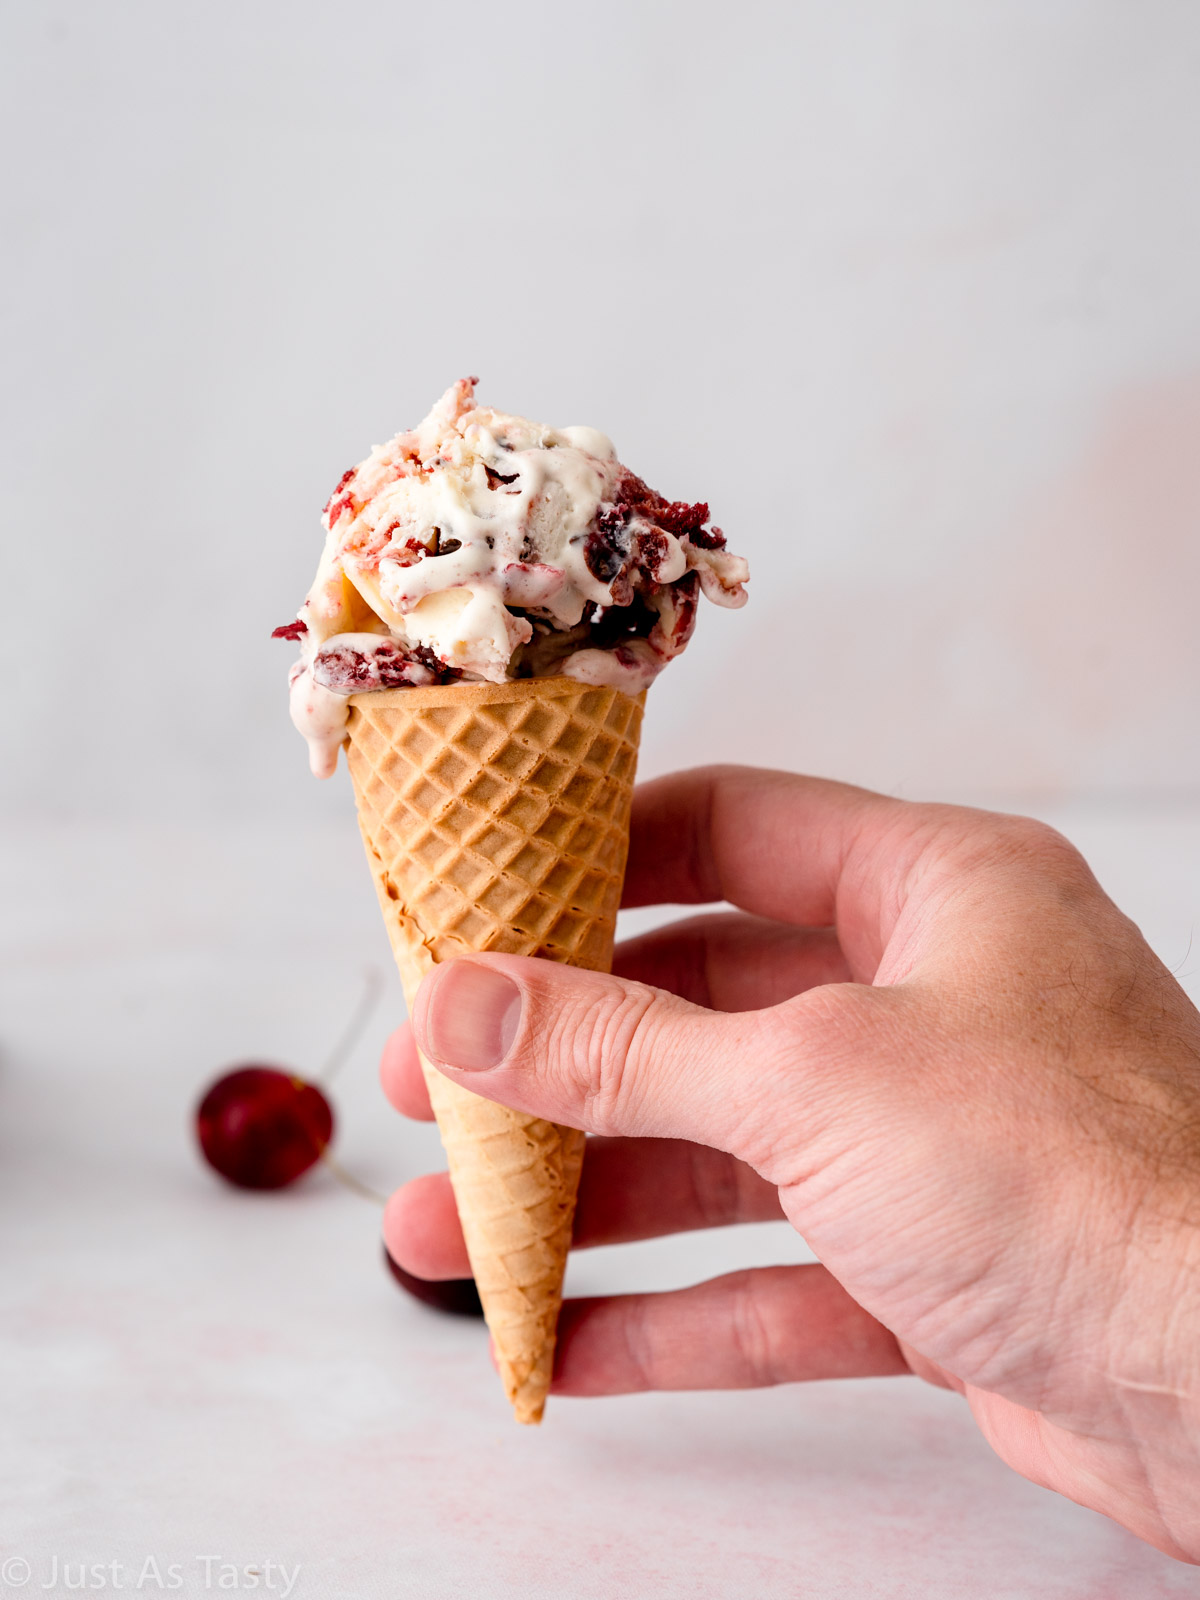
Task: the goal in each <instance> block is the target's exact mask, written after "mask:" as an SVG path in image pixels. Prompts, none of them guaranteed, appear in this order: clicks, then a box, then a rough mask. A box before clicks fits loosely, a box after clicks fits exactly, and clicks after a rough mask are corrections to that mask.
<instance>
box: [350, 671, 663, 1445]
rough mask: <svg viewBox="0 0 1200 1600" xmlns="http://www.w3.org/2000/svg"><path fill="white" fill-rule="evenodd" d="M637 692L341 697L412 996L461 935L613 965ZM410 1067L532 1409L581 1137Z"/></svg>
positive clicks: (541, 1395) (462, 946) (505, 688)
mask: <svg viewBox="0 0 1200 1600" xmlns="http://www.w3.org/2000/svg"><path fill="white" fill-rule="evenodd" d="M643 700H644V696H638V697H636V698H633V697H631V696H629V695H626V694H624V693H622V692H621V691H620V690H618V689H612V688H602V687H596V686H594V685H589V684H583V683H576V682H575V681H574V680H573V679H571V678H529V679H521V680H519V681H517V682H512V683H502V684H463V683H458V684H450V685H448V686H446V687H444V688H428V689H392V690H382V691H378V692H376V693H373V694H364V695H356V696H355V697H354V698H353V699H352V701H351V702H350V706H351V709H350V721H349V726H348V739H347V746H346V756H347V763H348V765H349V768H350V775H351V778H352V779H353V781H354V792H355V797H356V799H357V802H358V820H359V826H360V828H361V829H362V835H363V841H364V843H365V845H366V850H367V860H368V862H369V864H370V867H371V872H372V874H373V876H374V879H375V887H376V889H377V891H378V894H379V904H380V906H381V908H382V910H383V916H384V921H385V922H386V924H387V930H388V936H389V938H390V939H391V944H392V951H393V954H394V955H395V957H396V964H397V966H398V967H399V969H400V976H401V979H402V980H403V983H404V992H405V995H406V996H407V999H408V1003H409V1007H410V1009H411V1007H412V1003H413V999H414V997H415V995H416V991H417V988H418V986H419V985H420V982H421V979H422V978H423V977H424V976H425V974H426V973H427V972H428V971H429V970H430V968H431V967H432V966H433V965H434V964H435V963H436V962H438V961H448V960H450V959H452V958H453V957H454V956H458V955H463V954H465V953H466V952H468V951H485V950H487V951H504V952H509V953H511V954H514V955H524V956H544V957H546V958H548V959H549V960H551V961H566V962H569V963H570V964H571V965H572V966H578V967H591V968H593V969H594V970H597V971H604V972H607V971H608V970H609V969H610V967H611V965H612V947H613V934H614V931H615V928H616V918H617V906H618V903H619V900H620V894H621V883H622V880H623V878H624V875H625V858H626V854H627V852H628V847H629V806H630V800H631V797H632V793H633V778H634V769H635V767H636V765H637V749H638V738H639V736H640V733H641V721H642V706H643ZM422 1067H423V1068H424V1072H425V1079H426V1082H427V1083H428V1085H429V1095H430V1099H431V1101H432V1102H433V1109H434V1114H435V1116H436V1117H437V1122H438V1128H439V1130H440V1132H441V1135H442V1142H443V1144H444V1145H445V1147H446V1154H447V1157H448V1160H449V1167H450V1180H451V1183H452V1184H453V1186H454V1196H455V1200H456V1202H457V1205H458V1213H459V1218H460V1220H461V1222H462V1227H463V1234H464V1236H465V1238H466V1244H467V1253H468V1255H469V1257H470V1260H471V1269H472V1272H473V1273H474V1275H475V1281H476V1283H477V1284H478V1287H479V1295H480V1299H481V1300H482V1302H483V1309H484V1315H485V1316H486V1318H487V1322H488V1327H489V1328H490V1329H491V1333H492V1339H493V1342H494V1345H495V1349H496V1356H497V1360H498V1362H499V1366H500V1373H501V1376H502V1378H503V1380H504V1387H505V1390H506V1391H507V1394H508V1397H509V1400H510V1401H511V1402H512V1406H513V1409H514V1411H515V1413H516V1417H517V1420H518V1421H519V1422H540V1421H541V1417H542V1410H543V1407H544V1405H545V1401H546V1392H547V1389H548V1388H549V1384H550V1374H551V1369H552V1366H553V1360H554V1340H555V1330H556V1326H557V1322H558V1311H559V1306H560V1305H561V1303H562V1283H563V1273H564V1271H565V1268H566V1260H567V1251H568V1249H569V1248H570V1243H571V1224H572V1221H573V1218H574V1212H575V1195H576V1191H577V1189H578V1186H579V1171H580V1167H581V1165H582V1162H583V1148H584V1136H583V1134H582V1133H580V1132H578V1131H577V1130H575V1129H573V1128H563V1127H559V1126H558V1125H557V1124H556V1123H553V1122H546V1121H543V1120H542V1119H541V1118H540V1117H531V1116H526V1115H525V1114H524V1113H522V1112H518V1111H510V1110H508V1109H507V1107H504V1106H500V1105H496V1104H495V1103H494V1102H492V1101H490V1100H484V1099H483V1098H481V1097H480V1096H479V1095H476V1094H472V1093H471V1092H470V1091H469V1090H466V1089H462V1088H460V1087H459V1086H458V1085H457V1084H454V1083H451V1082H450V1080H449V1079H448V1078H446V1077H443V1075H442V1074H441V1073H440V1072H438V1071H436V1069H434V1068H433V1067H431V1066H430V1065H429V1063H428V1062H426V1061H424V1060H423V1061H422Z"/></svg>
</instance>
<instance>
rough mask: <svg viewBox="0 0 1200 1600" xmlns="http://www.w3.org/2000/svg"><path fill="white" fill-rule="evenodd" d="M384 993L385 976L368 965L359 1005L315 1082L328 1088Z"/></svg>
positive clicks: (347, 1058) (363, 1030)
mask: <svg viewBox="0 0 1200 1600" xmlns="http://www.w3.org/2000/svg"><path fill="white" fill-rule="evenodd" d="M382 993H383V978H382V975H381V974H380V971H379V968H378V967H368V968H367V971H366V982H365V985H364V987H363V992H362V996H361V998H360V1000H359V1002H358V1005H357V1006H356V1007H355V1008H354V1013H353V1015H352V1016H351V1018H350V1021H349V1022H348V1023H347V1024H346V1028H345V1031H344V1032H343V1034H342V1036H341V1038H340V1039H339V1040H338V1042H337V1043H336V1044H335V1045H334V1047H333V1049H332V1051H331V1052H330V1055H329V1059H328V1060H327V1061H326V1063H325V1065H324V1066H323V1067H322V1068H321V1070H320V1072H319V1073H318V1074H317V1076H316V1077H315V1078H314V1079H313V1082H314V1083H319V1084H320V1085H321V1086H322V1088H327V1087H328V1085H329V1084H330V1083H331V1082H332V1081H333V1079H334V1078H335V1077H336V1076H337V1074H338V1073H339V1072H340V1071H341V1070H342V1068H343V1067H344V1066H345V1065H346V1062H347V1061H348V1060H349V1059H350V1056H351V1055H352V1053H353V1051H354V1047H355V1045H356V1044H357V1043H358V1041H359V1040H360V1039H361V1038H362V1036H363V1033H364V1032H365V1030H366V1027H367V1024H368V1023H369V1022H370V1020H371V1018H372V1017H373V1016H374V1015H375V1008H376V1007H377V1006H378V1004H379V999H380V996H381V994H382Z"/></svg>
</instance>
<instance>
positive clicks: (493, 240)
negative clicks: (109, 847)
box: [0, 0, 1200, 822]
mask: <svg viewBox="0 0 1200 1600" xmlns="http://www.w3.org/2000/svg"><path fill="white" fill-rule="evenodd" d="M3 32H4V35H5V39H4V48H3V50H2V51H0V55H2V56H3V62H4V66H3V72H4V82H3V85H2V90H3V92H2V93H0V116H2V117H3V119H4V122H5V124H6V126H5V129H4V148H5V150H6V151H7V158H6V168H7V171H6V190H7V194H6V198H5V216H6V219H7V221H8V223H9V227H8V229H7V230H6V231H7V233H8V240H7V246H6V257H5V261H6V264H5V285H4V288H5V292H4V294H3V296H2V298H0V305H2V307H3V314H4V317H5V321H6V324H7V327H6V336H5V342H6V350H7V351H8V357H7V359H6V365H7V367H8V372H9V377H10V379H11V380H12V381H11V382H10V383H9V384H8V385H7V386H6V399H5V402H4V405H5V411H4V416H3V427H2V428H0V439H2V442H3V450H4V454H5V456H6V458H7V472H6V483H5V508H6V526H5V531H4V545H5V568H6V575H7V584H6V588H7V603H6V605H5V608H4V616H5V625H4V628H3V630H0V647H2V649H3V654H4V662H3V670H4V675H5V681H6V683H7V684H8V685H9V686H10V689H11V688H12V687H13V686H15V688H16V692H15V693H10V694H8V695H6V696H5V697H4V706H3V713H2V715H3V728H2V729H0V739H2V748H3V749H4V751H5V753H6V755H7V756H8V757H10V758H12V759H8V760H6V761H5V762H4V763H3V764H2V765H3V779H2V789H0V805H2V806H3V808H4V810H5V811H6V812H7V813H8V814H9V815H10V816H12V817H14V818H17V819H19V818H23V817H27V816H28V815H30V814H31V813H33V812H36V813H37V814H38V815H39V816H43V817H45V816H51V817H52V816H54V815H67V816H74V815H78V814H79V813H81V812H89V813H93V814H96V815H99V816H105V817H124V818H130V817H135V816H139V815H144V816H151V815H160V814H161V813H162V812H163V810H164V809H166V810H168V811H169V812H170V814H171V815H172V816H174V817H176V818H182V819H183V820H187V819H189V818H194V819H196V820H201V819H203V818H208V817H212V816H214V815H224V814H229V813H236V814H237V815H238V816H239V818H244V819H248V820H251V819H253V818H255V817H261V818H264V819H266V818H268V817H270V818H282V817H289V818H291V819H292V820H294V821H297V822H304V821H306V820H307V821H315V820H318V819H320V818H328V819H330V820H332V819H333V818H334V817H335V816H338V817H343V816H345V815H346V810H347V807H348V805H349V799H348V795H347V794H346V793H345V792H344V790H343V788H342V784H341V781H340V780H339V783H338V784H337V785H336V786H331V788H327V789H326V790H324V791H322V790H321V788H320V787H319V786H318V785H316V784H314V783H312V782H310V781H309V780H308V779H307V777H306V774H305V769H304V761H303V751H302V748H301V746H300V743H299V740H298V739H297V738H296V736H295V735H294V734H293V732H292V731H291V728H290V726H289V724H288V722H287V718H286V711H285V704H284V692H283V680H284V673H285V670H286V667H287V664H288V659H289V654H290V652H289V647H288V646H287V645H286V644H279V643H274V644H273V643H271V642H270V641H269V640H268V639H267V634H268V633H269V631H270V629H271V627H272V626H273V625H274V624H276V623H278V622H281V621H283V620H285V619H287V618H288V617H290V616H291V615H292V613H293V611H294V608H295V606H296V605H297V604H298V602H299V601H300V599H301V598H302V597H303V594H304V592H305V589H306V587H307V584H308V581H309V578H310V576H311V573H312V570H313V568H314V567H315V563H316V558H317V554H318V549H319V543H320V529H319V526H318V516H319V511H320V507H321V505H322V503H323V501H324V499H325V497H326V495H327V493H328V491H329V489H330V488H331V487H332V485H333V483H334V482H335V481H336V479H337V478H338V476H339V474H340V473H341V471H342V469H343V468H344V467H345V466H347V465H348V464H350V463H351V462H353V461H356V460H358V459H359V458H360V457H361V456H362V455H363V454H364V453H365V450H366V448H367V447H368V446H369V445H370V444H372V443H373V442H375V441H376V440H379V439H381V438H383V437H385V436H387V435H389V434H391V433H392V432H394V431H395V430H396V429H397V428H398V427H400V426H406V425H409V424H411V423H413V422H415V421H416V420H417V419H418V418H419V417H420V416H421V415H422V414H423V413H424V411H425V409H426V408H427V406H428V404H429V403H430V402H431V401H432V400H433V398H434V397H435V396H436V395H437V394H438V393H439V392H440V391H441V389H442V388H443V387H444V386H445V385H446V384H447V383H448V382H450V381H451V380H452V379H453V378H455V377H457V376H459V375H460V374H462V373H463V372H466V371H471V372H478V373H480V374H481V376H482V379H483V383H482V388H481V394H482V397H483V398H484V399H485V400H487V401H491V402H494V403H496V404H498V405H499V406H501V407H503V408H506V409H513V410H518V411H524V412H526V413H528V414H531V415H534V416H537V417H540V418H542V419H544V420H547V421H551V422H554V423H559V424H566V423H571V422H579V421H585V422H589V423H593V424H595V425H597V426H599V427H601V428H603V429H605V430H606V431H607V432H609V433H610V434H611V435H612V436H613V437H614V439H615V440H616V443H617V445H618V448H619V450H620V451H621V453H622V455H623V457H624V459H626V460H627V461H628V462H629V463H630V464H631V465H632V466H633V467H634V468H635V470H637V471H638V472H640V473H642V474H643V475H644V476H645V477H647V478H648V479H649V480H650V481H651V482H652V483H654V484H655V485H656V486H658V487H660V488H661V489H662V490H664V491H665V492H666V493H667V494H669V495H672V496H679V497H686V498H689V499H690V498H696V499H708V500H709V501H710V502H711V504H712V506H713V511H714V515H715V516H716V519H717V520H718V521H719V522H720V523H721V524H722V525H723V526H724V527H725V529H726V530H727V531H728V533H729V534H730V536H731V542H732V543H733V544H734V546H735V547H736V548H737V549H738V550H743V551H745V552H746V553H747V554H748V555H749V556H750V558H751V560H752V564H753V570H754V581H753V585H752V602H751V605H750V606H749V607H748V609H747V610H745V611H744V612H742V613H740V614H739V615H737V616H734V617H731V616H729V615H727V614H719V613H717V612H715V611H713V610H712V609H708V610H707V614H706V615H704V617H703V618H702V628H701V630H700V633H699V635H698V637H697V640H696V642H695V644H694V646H693V649H692V652H691V654H690V657H689V659H687V660H686V661H685V662H683V663H680V664H679V665H677V666H676V667H675V668H673V669H672V671H671V672H670V673H669V674H668V675H667V677H666V678H665V679H664V680H663V681H662V682H661V683H660V685H659V686H658V687H657V688H656V690H655V692H654V695H653V699H652V713H651V718H650V722H649V726H648V732H647V739H646V747H645V770H648V771H650V770H661V769H662V768H664V767H667V766H670V765H677V764H691V763H695V762H698V761H703V760H707V759H711V758H732V759H737V760H749V761H756V762H761V763H766V764H778V765H788V766H794V767H799V768H804V769H807V770H811V771H818V772H825V773H830V774H835V775H838V776H842V777H847V778H852V779H856V780H859V781H863V782H867V783H872V784H875V785H878V786H881V787H885V788H888V789H893V790H897V791H899V792H903V793H908V794H931V793H940V794H945V795H948V796H951V795H963V796H967V797H970V796H973V795H979V796H994V795H1005V796H1013V797H1015V798H1016V799H1017V800H1019V799H1020V797H1021V796H1032V797H1038V796H1043V797H1046V796H1049V797H1053V796H1054V795H1060V794H1068V795H1069V794H1078V793H1084V794H1100V795H1104V794H1110V793H1113V792H1119V793H1121V794H1122V795H1123V796H1129V795H1131V794H1132V795H1134V796H1136V795H1140V794H1146V793H1154V794H1162V793H1163V792H1170V793H1172V794H1176V795H1177V794H1179V793H1180V792H1187V791H1194V790H1196V789H1197V788H1200V750H1198V748H1197V741H1196V739H1195V737H1194V734H1195V724H1196V707H1197V697H1198V688H1200V634H1198V631H1197V628H1196V626H1195V608H1196V596H1197V594H1198V593H1200V537H1198V534H1200V295H1198V294H1197V292H1196V283H1197V263H1198V262H1200V199H1198V194H1200V191H1198V189H1197V185H1196V181H1195V171H1194V168H1195V161H1194V156H1195V152H1196V150H1197V148H1198V147H1200V99H1198V97H1197V95H1196V88H1195V86H1196V83H1197V81H1198V79H1200V9H1197V8H1196V7H1195V6H1193V5H1188V4H1179V3H1175V0H1141V3H1139V4H1136V5H1135V4H1131V3H1127V4H1104V5H1097V4H1095V3H1094V0H1054V3H1047V0H1004V3H999V4H987V3H982V4H973V5H970V6H963V5H960V4H958V3H956V0H910V3H908V4H906V5H904V6H902V7H896V6H889V5H886V4H882V3H878V0H876V3H869V0H849V3H844V4H841V5H838V6H828V5H825V4H822V3H789V4H783V3H776V4H771V3H764V0H744V3H742V4H739V5H738V6H735V7H734V6H717V5H709V4H700V5H695V4H685V3H680V4H673V3H663V0H616V3H609V4H606V5H603V6H601V7H576V6H570V5H562V4H549V3H545V0H534V3H530V4H523V5H522V6H520V7H517V8H497V7H496V6H494V5H485V4H482V3H480V0H462V3H460V4H458V5H456V6H454V7H453V8H448V7H433V6H431V7H416V6H413V5H410V4H404V3H396V0H357V3H355V0H349V3H345V4H339V5H337V6H332V5H316V4H312V3H309V4H296V3H294V0H291V3H283V0H257V3H255V0H250V3H238V4H232V3H229V0H217V3H214V0H203V3H186V0H173V3H172V4H170V5H163V4H161V3H160V0H108V3H106V4H104V5H97V6H81V5H78V4H75V3H71V0H66V3H58V0H47V3H35V4H27V5H24V6H12V7H8V8H6V11H5V15H4V23H3ZM64 722H65V723H66V724H67V725H68V726H69V728H70V739H69V744H68V745H66V746H65V745H64Z"/></svg>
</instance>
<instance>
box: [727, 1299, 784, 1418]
mask: <svg viewBox="0 0 1200 1600" xmlns="http://www.w3.org/2000/svg"><path fill="white" fill-rule="evenodd" d="M757 1284H758V1280H757V1279H756V1277H755V1275H754V1273H753V1272H742V1273H739V1274H738V1275H737V1277H736V1279H735V1280H734V1284H733V1295H732V1298H731V1304H730V1333H731V1337H732V1340H733V1348H734V1351H735V1353H736V1355H737V1359H738V1364H739V1366H740V1368H741V1374H742V1378H741V1381H742V1386H743V1387H744V1388H748V1389H762V1388H766V1387H767V1386H768V1385H770V1384H773V1383H775V1382H776V1381H777V1379H776V1376H775V1361H774V1352H773V1341H772V1339H771V1334H770V1330H769V1328H768V1327H767V1322H766V1318H765V1317H764V1316H763V1310H762V1303H761V1300H760V1298H759V1295H758V1292H757Z"/></svg>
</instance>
